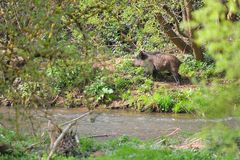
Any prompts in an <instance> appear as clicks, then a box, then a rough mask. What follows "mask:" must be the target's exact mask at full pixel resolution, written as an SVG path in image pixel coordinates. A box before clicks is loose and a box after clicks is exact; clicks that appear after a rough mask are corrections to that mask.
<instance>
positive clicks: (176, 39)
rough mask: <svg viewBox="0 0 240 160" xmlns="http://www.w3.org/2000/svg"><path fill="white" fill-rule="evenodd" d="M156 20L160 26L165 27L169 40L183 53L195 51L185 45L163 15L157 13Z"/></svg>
mask: <svg viewBox="0 0 240 160" xmlns="http://www.w3.org/2000/svg"><path fill="white" fill-rule="evenodd" d="M155 16H156V18H157V20H158V22H159V23H160V25H161V26H162V27H163V31H164V33H165V34H166V35H167V36H168V37H169V39H170V40H171V41H172V42H173V43H174V44H175V45H176V46H177V47H178V48H179V49H180V50H181V51H182V52H183V53H192V52H193V50H192V48H191V46H189V45H188V44H187V43H185V42H184V41H183V40H182V39H181V38H180V37H179V36H178V35H177V34H176V33H175V32H174V31H173V29H172V26H171V25H170V24H169V23H167V22H166V20H165V19H164V18H163V16H162V14H161V13H157V14H156V15H155Z"/></svg>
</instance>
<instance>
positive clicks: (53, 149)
mask: <svg viewBox="0 0 240 160" xmlns="http://www.w3.org/2000/svg"><path fill="white" fill-rule="evenodd" d="M89 113H91V112H87V113H84V114H82V115H81V116H79V117H77V118H75V119H73V120H70V121H68V122H65V123H63V124H61V125H62V126H64V125H67V124H68V125H67V126H66V127H65V128H64V129H63V131H62V132H61V134H60V135H59V136H58V138H57V139H56V141H55V142H54V143H53V146H52V147H51V148H50V149H51V150H50V152H49V155H48V158H47V160H50V159H51V157H52V155H53V153H54V152H55V151H56V149H57V147H58V145H59V143H60V142H61V140H62V139H63V137H64V136H65V134H66V133H67V132H68V131H69V129H70V128H71V127H72V126H73V125H74V124H76V122H77V120H79V119H81V118H83V117H85V116H86V115H88V114H89Z"/></svg>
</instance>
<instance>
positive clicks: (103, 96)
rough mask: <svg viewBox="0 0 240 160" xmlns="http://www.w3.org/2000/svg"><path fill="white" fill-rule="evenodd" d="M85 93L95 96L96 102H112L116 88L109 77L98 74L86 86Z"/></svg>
mask: <svg viewBox="0 0 240 160" xmlns="http://www.w3.org/2000/svg"><path fill="white" fill-rule="evenodd" d="M84 93H85V94H86V95H87V96H91V97H93V98H94V99H95V100H96V102H107V103H108V102H111V101H112V100H113V99H114V90H113V86H112V85H111V83H109V79H108V77H105V76H103V77H101V76H97V77H96V78H95V80H94V82H93V83H92V84H91V85H89V86H86V87H85V90H84Z"/></svg>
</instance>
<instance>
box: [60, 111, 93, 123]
mask: <svg viewBox="0 0 240 160" xmlns="http://www.w3.org/2000/svg"><path fill="white" fill-rule="evenodd" d="M90 113H92V112H91V111H90V112H86V113H84V114H82V115H80V116H79V117H77V118H75V119H72V120H70V121H67V122H64V123H62V124H60V126H65V125H67V124H69V123H72V122H75V121H77V120H79V119H81V118H83V117H85V116H87V115H88V114H90Z"/></svg>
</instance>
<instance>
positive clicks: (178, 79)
mask: <svg viewBox="0 0 240 160" xmlns="http://www.w3.org/2000/svg"><path fill="white" fill-rule="evenodd" d="M172 75H173V78H174V80H175V81H176V83H177V85H180V78H181V76H180V75H179V74H178V73H172Z"/></svg>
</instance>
